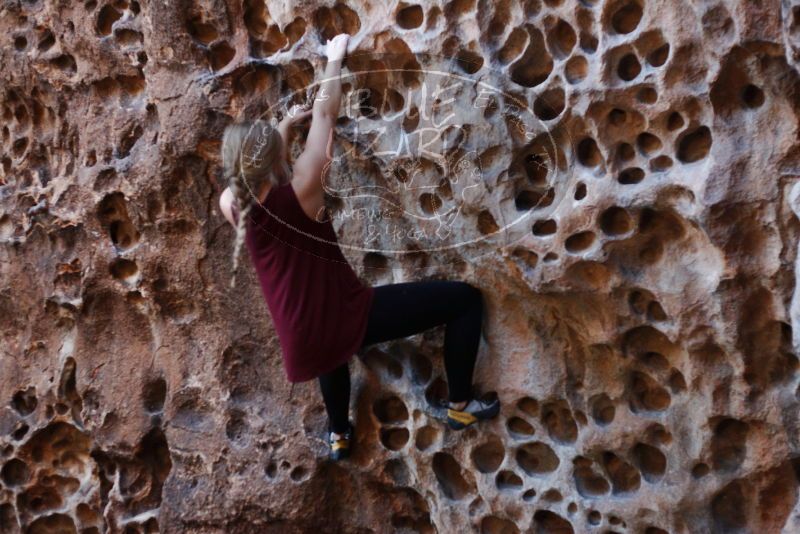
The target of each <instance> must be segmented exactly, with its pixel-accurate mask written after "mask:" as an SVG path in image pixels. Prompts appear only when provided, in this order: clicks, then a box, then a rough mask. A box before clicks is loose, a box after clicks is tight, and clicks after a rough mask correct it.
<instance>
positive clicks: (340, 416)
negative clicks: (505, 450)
mask: <svg viewBox="0 0 800 534" xmlns="http://www.w3.org/2000/svg"><path fill="white" fill-rule="evenodd" d="M482 297H483V296H482V294H481V291H480V290H479V289H478V288H476V287H475V286H472V285H470V284H468V283H467V282H460V281H450V280H425V281H421V282H403V283H399V284H387V285H382V286H376V287H375V297H374V299H373V301H372V309H371V310H370V313H369V318H368V320H367V332H366V334H365V335H364V341H363V343H362V344H361V347H362V348H363V347H366V346H367V345H372V344H373V343H380V342H383V341H388V340H390V339H396V338H401V337H407V336H410V335H413V334H417V333H419V332H422V331H423V330H428V329H429V328H433V327H434V326H437V325H440V324H443V323H447V326H446V327H445V333H444V366H445V372H446V374H447V385H448V390H449V394H448V397H449V400H450V401H451V402H462V401H465V400H468V399H469V397H470V393H471V389H472V370H473V368H474V366H475V359H476V357H477V355H478V343H479V342H480V336H481V324H482V320H483V298H482ZM319 385H320V390H321V391H322V398H323V400H324V401H325V409H326V410H327V412H328V418H329V423H330V428H331V430H333V431H334V432H344V431H345V430H346V429H347V427H348V412H349V407H350V369H349V366H348V363H347V362H346V363H343V364H342V365H340V366H339V367H337V368H336V369H334V370H333V371H330V372H329V373H326V374H323V375H320V377H319Z"/></svg>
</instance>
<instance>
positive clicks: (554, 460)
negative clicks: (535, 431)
mask: <svg viewBox="0 0 800 534" xmlns="http://www.w3.org/2000/svg"><path fill="white" fill-rule="evenodd" d="M516 459H517V464H519V466H520V467H521V468H522V470H523V471H525V473H526V474H527V475H529V476H534V475H543V474H547V473H551V472H553V471H555V470H556V468H557V467H558V464H559V463H561V462H560V460H559V459H558V456H556V453H555V452H554V451H553V449H551V448H550V447H549V446H548V445H546V444H544V443H542V442H541V441H534V442H531V443H525V444H524V445H521V446H520V447H519V448H518V449H517V453H516Z"/></svg>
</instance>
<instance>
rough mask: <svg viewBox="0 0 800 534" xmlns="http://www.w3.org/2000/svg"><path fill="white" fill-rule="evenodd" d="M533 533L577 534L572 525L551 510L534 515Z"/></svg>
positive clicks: (540, 511)
mask: <svg viewBox="0 0 800 534" xmlns="http://www.w3.org/2000/svg"><path fill="white" fill-rule="evenodd" d="M533 526H534V529H532V531H533V532H535V533H536V534H575V530H574V529H573V528H572V523H570V522H569V521H567V520H566V519H564V518H563V517H561V516H560V515H558V514H556V513H554V512H551V511H549V510H539V511H537V512H536V513H535V514H533Z"/></svg>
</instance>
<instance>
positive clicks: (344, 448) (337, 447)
mask: <svg viewBox="0 0 800 534" xmlns="http://www.w3.org/2000/svg"><path fill="white" fill-rule="evenodd" d="M348 424H349V425H350V427H349V428H348V429H347V430H346V431H345V432H344V434H338V436H337V434H335V433H334V432H333V431H332V430H331V429H330V428H328V445H329V446H330V449H331V451H330V457H331V460H341V459H343V458H347V457H348V456H350V441H351V439H352V437H353V430H354V429H353V424H352V423H351V422H349V421H348Z"/></svg>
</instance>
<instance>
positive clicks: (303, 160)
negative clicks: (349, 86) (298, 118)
mask: <svg viewBox="0 0 800 534" xmlns="http://www.w3.org/2000/svg"><path fill="white" fill-rule="evenodd" d="M349 37H350V36H349V35H347V34H346V33H343V34H339V35H337V36H336V37H334V38H333V39H331V40H330V41H328V44H327V54H328V64H327V65H326V66H325V73H324V74H323V82H322V83H321V84H320V87H319V90H318V91H317V97H316V99H315V100H314V105H313V107H312V110H311V112H312V119H311V127H310V128H309V131H308V137H307V138H306V146H305V149H304V150H303V152H302V154H300V156H299V157H298V158H297V161H295V163H294V176H293V178H292V184H293V186H294V188H295V192H296V194H297V197H298V199H299V200H300V202H301V205H303V206H304V210H305V211H306V213H309V212H310V213H313V214H317V213H318V212H319V211H320V210H321V209H322V208H323V207H324V205H325V203H324V188H323V186H322V179H323V171H324V170H325V169H326V168H327V165H328V162H329V161H330V160H331V157H332V153H331V152H330V147H331V143H332V138H333V128H334V126H335V125H336V118H337V117H338V115H339V104H340V101H341V97H342V81H341V79H340V77H339V75H340V73H341V68H342V61H343V59H344V54H345V50H346V48H347V40H348V38H349Z"/></svg>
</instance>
